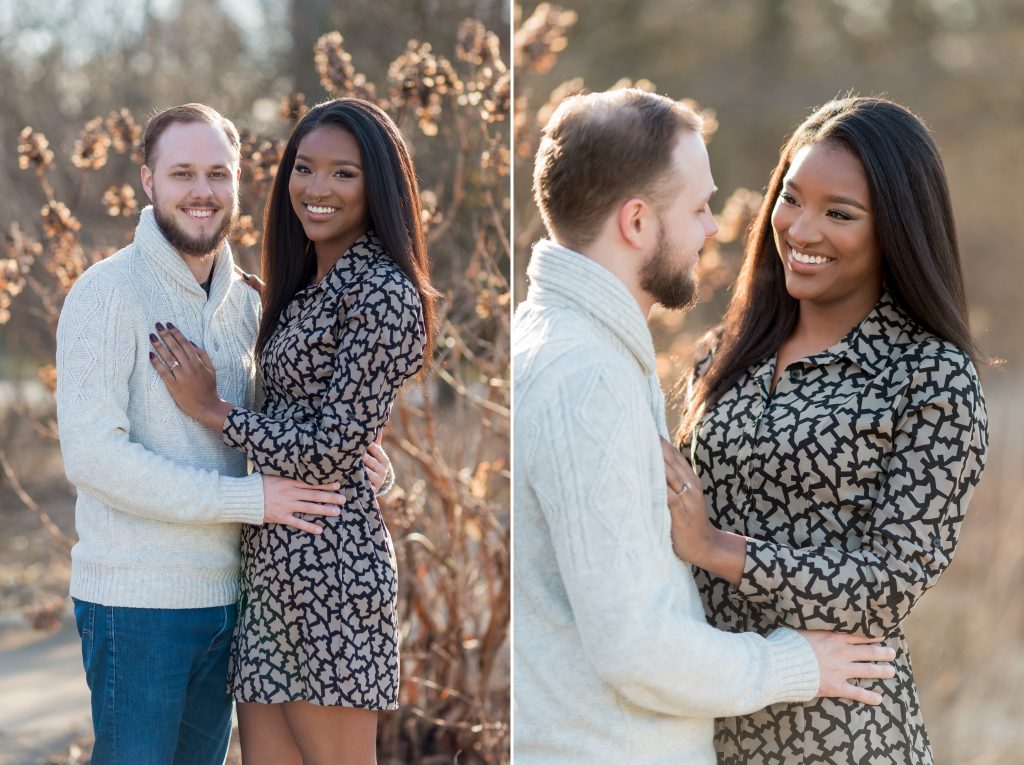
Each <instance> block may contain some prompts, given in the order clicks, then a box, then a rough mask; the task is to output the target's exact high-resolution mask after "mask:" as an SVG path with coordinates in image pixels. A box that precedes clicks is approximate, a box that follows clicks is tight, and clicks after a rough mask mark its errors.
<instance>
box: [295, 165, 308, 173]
mask: <svg viewBox="0 0 1024 765" xmlns="http://www.w3.org/2000/svg"><path fill="white" fill-rule="evenodd" d="M295 172H296V173H308V172H309V168H308V167H306V166H305V165H296V166H295Z"/></svg>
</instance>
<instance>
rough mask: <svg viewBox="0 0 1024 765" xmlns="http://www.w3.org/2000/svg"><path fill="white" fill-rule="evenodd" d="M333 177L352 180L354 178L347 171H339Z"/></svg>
mask: <svg viewBox="0 0 1024 765" xmlns="http://www.w3.org/2000/svg"><path fill="white" fill-rule="evenodd" d="M335 175H336V176H338V177H339V178H354V177H355V176H354V175H352V173H351V172H349V171H348V170H339V171H338V172H336V173H335Z"/></svg>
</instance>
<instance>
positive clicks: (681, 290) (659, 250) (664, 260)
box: [640, 225, 697, 310]
mask: <svg viewBox="0 0 1024 765" xmlns="http://www.w3.org/2000/svg"><path fill="white" fill-rule="evenodd" d="M677 256H678V253H677V252H675V251H674V248H673V247H671V246H670V245H669V241H668V239H667V238H666V236H665V226H664V225H662V226H661V233H660V234H659V235H658V246H657V247H656V248H655V250H654V254H653V255H651V257H650V258H648V259H647V262H646V263H644V265H643V267H642V268H641V269H640V288H641V289H643V290H644V292H646V293H647V294H648V295H650V296H651V297H653V298H654V300H655V301H656V302H657V303H658V304H659V305H663V306H664V307H665V308H669V309H671V310H684V309H687V308H690V307H691V306H693V304H694V303H696V302H697V277H696V275H695V274H694V269H693V268H687V269H685V270H684V269H680V268H679V267H678V266H676V265H674V263H673V261H674V260H675V259H676V257H677Z"/></svg>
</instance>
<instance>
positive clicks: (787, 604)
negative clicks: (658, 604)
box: [670, 359, 987, 635]
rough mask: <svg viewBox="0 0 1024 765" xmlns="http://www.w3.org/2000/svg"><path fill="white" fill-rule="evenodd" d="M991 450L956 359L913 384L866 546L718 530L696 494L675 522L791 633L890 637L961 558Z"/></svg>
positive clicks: (710, 565)
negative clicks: (967, 517)
mask: <svg viewBox="0 0 1024 765" xmlns="http://www.w3.org/2000/svg"><path fill="white" fill-rule="evenodd" d="M986 448H987V419H986V413H985V404H984V398H983V396H982V393H981V388H980V386H979V384H978V380H977V377H976V375H975V373H974V370H973V368H971V367H970V366H969V365H967V364H966V363H965V365H963V366H951V365H950V364H949V363H948V359H947V360H944V361H943V362H942V363H936V364H935V365H929V368H927V369H921V370H919V371H918V372H917V373H916V375H915V379H914V380H912V381H911V385H910V388H909V390H908V400H907V406H906V408H905V409H904V412H903V415H902V417H901V418H900V420H899V422H898V424H897V429H896V433H895V434H894V439H893V450H892V455H891V458H890V461H889V464H888V467H887V476H886V479H885V482H884V484H883V486H882V488H881V491H880V492H879V495H878V497H877V499H876V501H875V504H874V506H873V508H872V510H871V511H870V512H871V526H870V529H869V531H868V533H867V535H866V537H865V540H864V544H863V545H862V547H861V548H860V549H857V550H851V551H847V550H843V549H840V548H837V547H831V546H825V545H818V546H808V547H802V548H794V547H789V546H787V545H783V544H778V543H775V542H770V541H767V540H761V539H752V538H744V537H740V536H738V535H726V533H725V532H721V531H718V530H717V529H716V530H714V533H708V532H707V531H706V529H703V527H702V526H701V525H700V523H699V518H698V520H697V521H694V520H693V518H694V517H695V516H696V515H697V512H698V511H697V510H696V509H695V507H694V505H695V503H694V502H693V501H692V498H691V497H688V496H687V497H686V500H687V501H688V504H686V503H683V502H682V500H680V501H679V502H678V503H677V504H681V505H683V506H684V507H685V508H686V517H687V519H688V520H687V522H686V523H680V522H679V521H676V520H674V523H673V528H674V529H678V530H679V531H680V533H681V535H682V533H683V532H686V531H687V530H689V529H696V530H697V532H701V533H697V532H692V533H690V534H689V536H690V539H689V544H686V543H684V544H683V545H682V552H683V553H684V554H685V555H688V556H689V557H686V560H688V561H689V562H691V563H693V564H694V565H698V566H700V567H701V568H706V570H709V571H711V573H715V574H717V575H719V576H722V577H723V578H725V579H727V580H728V581H730V582H731V583H732V584H733V585H734V586H735V587H736V590H735V592H736V593H738V594H739V595H740V596H742V597H744V598H746V599H747V600H749V601H750V602H752V603H759V604H765V605H768V606H769V607H771V608H773V609H775V610H776V611H777V612H778V613H779V615H780V616H781V617H782V620H783V623H785V624H787V625H789V626H793V627H798V628H807V629H839V630H842V631H849V632H861V633H864V634H871V635H881V634H887V633H889V632H891V631H892V630H893V629H895V628H896V627H897V626H898V625H899V624H900V622H901V621H902V620H903V619H904V618H905V617H906V616H907V615H908V614H909V613H910V610H911V608H912V607H913V605H914V604H915V603H916V602H917V600H918V598H920V596H921V595H922V594H923V593H924V592H925V591H926V590H927V589H928V588H930V587H931V586H932V585H934V584H935V582H936V581H937V580H938V578H939V576H940V575H941V573H942V572H943V571H944V570H945V568H946V567H947V566H948V565H949V563H950V561H951V560H952V557H953V553H954V550H955V548H956V543H957V539H958V536H959V530H960V524H961V522H962V520H963V516H964V513H965V511H966V509H967V506H968V503H969V502H970V498H971V495H972V493H973V491H974V488H975V487H976V486H977V484H978V481H979V479H980V477H981V473H982V469H983V467H984V461H985V451H986ZM676 480H677V481H678V477H677V478H676ZM698 487H699V484H698ZM698 493H699V489H698ZM670 494H672V492H671V490H670ZM685 494H687V495H688V494H689V492H686V493H685ZM701 499H703V497H701ZM701 505H702V503H701ZM676 514H678V511H677V513H676ZM704 519H705V521H706V515H705V516H704ZM707 525H709V526H710V523H708V524H707ZM740 541H742V543H743V544H742V553H741V551H740V546H739V544H738V542H740ZM679 552H680V550H679V549H677V554H678V553H679ZM698 559H699V560H698ZM737 572H738V574H739V576H738V577H737Z"/></svg>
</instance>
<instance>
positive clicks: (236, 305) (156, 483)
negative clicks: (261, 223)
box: [57, 207, 263, 608]
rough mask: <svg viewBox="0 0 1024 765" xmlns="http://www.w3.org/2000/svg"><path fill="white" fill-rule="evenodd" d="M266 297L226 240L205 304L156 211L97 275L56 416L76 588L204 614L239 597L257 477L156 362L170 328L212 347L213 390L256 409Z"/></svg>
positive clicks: (73, 311)
mask: <svg viewBox="0 0 1024 765" xmlns="http://www.w3.org/2000/svg"><path fill="white" fill-rule="evenodd" d="M259 311H260V307H259V296H258V295H257V294H256V292H255V291H254V290H252V289H251V288H249V287H247V286H246V285H245V284H244V282H242V281H241V279H240V278H239V277H238V276H237V275H236V274H235V273H234V270H233V261H232V257H231V250H230V248H229V247H228V245H227V244H226V243H225V244H224V245H222V246H221V248H220V249H219V250H218V251H217V252H216V254H215V256H214V266H213V280H212V283H211V285H210V294H209V297H207V295H206V293H205V292H204V290H203V288H202V286H201V285H200V284H199V283H198V282H197V281H196V279H195V276H193V274H192V272H191V271H190V270H189V268H188V266H187V264H186V263H185V261H184V260H183V259H182V256H181V255H180V254H179V253H178V252H177V251H176V250H175V249H174V248H173V247H172V246H171V245H170V244H169V243H168V241H167V240H166V238H165V237H164V236H163V233H162V232H161V231H160V228H159V226H158V225H157V224H156V219H155V217H154V215H153V211H152V208H151V207H147V208H146V209H145V210H143V211H142V214H141V217H140V220H139V224H138V227H137V228H136V231H135V240H134V242H133V243H132V244H130V245H128V246H127V247H125V248H124V249H122V250H120V251H119V252H117V253H116V254H114V255H112V256H111V257H109V258H107V259H106V260H103V261H101V262H100V263H97V264H96V265H94V266H92V267H91V268H89V269H88V270H87V271H86V272H85V273H84V274H83V275H82V277H81V278H80V279H79V280H78V281H77V282H76V284H75V286H74V287H73V288H72V290H71V292H70V293H69V294H68V297H67V299H66V301H65V303H64V307H63V309H62V311H61V316H60V322H59V324H58V329H57V419H58V425H59V428H60V437H61V452H62V454H63V457H64V469H65V472H66V473H67V476H68V479H69V480H70V481H71V482H72V483H73V484H74V485H75V486H76V487H77V489H78V499H77V502H76V506H75V525H76V529H77V531H78V537H79V540H78V542H77V544H75V546H74V548H73V550H72V553H71V558H72V566H71V594H72V595H73V596H74V597H75V598H78V599H80V600H86V601H90V602H95V603H100V604H103V605H108V606H127V607H139V608H203V607H209V606H222V605H227V604H230V603H234V602H235V600H236V599H237V596H238V568H239V558H240V555H239V531H240V525H239V524H241V523H250V524H259V523H262V520H263V488H262V479H261V478H260V476H259V475H247V467H246V460H245V457H244V455H242V454H239V453H238V452H236V451H235V450H233V449H231V448H229V447H228V446H226V445H225V444H224V443H223V442H222V440H221V434H220V433H218V432H214V431H211V430H208V429H206V428H204V427H203V426H202V425H200V424H199V423H198V422H196V421H195V420H193V419H191V418H190V417H188V416H187V415H186V414H185V413H184V412H182V411H181V410H180V409H178V407H177V406H176V405H175V403H174V401H173V399H172V398H171V396H170V394H169V393H168V392H167V389H166V387H165V386H164V383H163V381H161V380H160V378H159V376H158V375H157V373H156V371H155V370H154V369H153V367H152V366H151V364H150V361H149V351H150V343H149V334H150V333H151V332H153V331H154V325H155V324H156V322H158V321H159V322H163V323H165V324H166V323H167V322H171V323H173V324H174V325H175V326H176V327H178V328H179V329H180V330H181V331H182V333H183V334H184V335H185V336H186V337H187V338H188V339H190V340H192V341H193V342H195V343H196V344H197V345H199V346H201V347H203V348H205V349H206V351H207V353H209V355H210V358H211V359H212V361H213V363H214V365H215V367H216V369H217V387H218V389H219V391H220V394H221V395H222V396H223V397H224V398H225V399H226V400H228V401H233V402H235V403H238V404H240V405H242V406H247V407H251V406H252V405H253V403H254V397H255V372H256V367H255V360H254V358H253V351H252V349H253V345H254V341H255V336H256V330H257V327H258V322H259Z"/></svg>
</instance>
